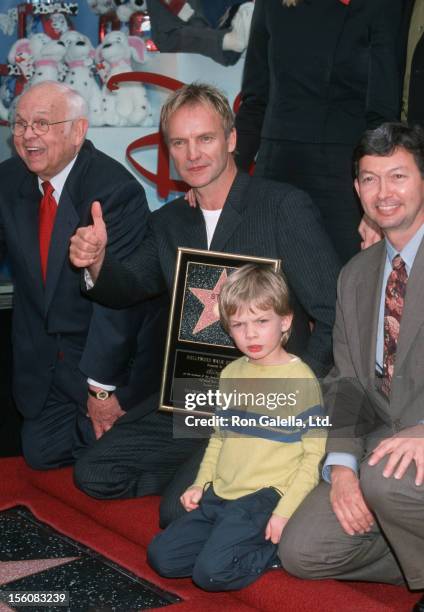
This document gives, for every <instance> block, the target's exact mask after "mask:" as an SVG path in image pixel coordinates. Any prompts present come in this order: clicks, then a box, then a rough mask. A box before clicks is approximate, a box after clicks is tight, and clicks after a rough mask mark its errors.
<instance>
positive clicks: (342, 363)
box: [325, 240, 424, 460]
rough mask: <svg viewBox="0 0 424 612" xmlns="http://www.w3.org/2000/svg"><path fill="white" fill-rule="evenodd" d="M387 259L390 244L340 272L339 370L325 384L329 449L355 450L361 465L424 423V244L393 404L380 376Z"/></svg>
mask: <svg viewBox="0 0 424 612" xmlns="http://www.w3.org/2000/svg"><path fill="white" fill-rule="evenodd" d="M385 258H386V247H385V242H384V240H383V241H381V242H379V243H378V244H376V245H374V246H372V247H370V248H369V249H366V250H365V251H362V252H361V253H359V254H358V255H356V256H355V257H354V258H353V259H352V260H351V261H350V262H349V263H348V264H347V265H346V267H345V268H343V270H342V272H341V274H340V277H339V286H338V299H337V315H336V324H335V327H334V339H333V346H334V361H335V366H334V368H333V370H332V372H331V373H330V375H329V376H328V377H327V379H326V381H325V385H326V387H327V390H326V392H325V402H326V406H327V409H328V410H329V411H330V413H331V414H332V419H333V427H332V429H331V430H330V437H329V440H328V444H327V450H328V451H340V452H349V453H352V454H354V455H355V456H356V457H357V459H358V460H360V459H361V457H362V456H363V453H364V452H365V450H368V449H370V448H372V447H373V446H374V445H375V438H376V436H377V437H378V436H380V437H387V436H390V435H393V434H394V433H397V432H398V431H400V430H402V429H404V428H406V427H412V426H414V425H417V423H418V422H419V421H420V420H422V419H423V418H424V417H423V397H424V377H423V375H422V372H423V367H424V311H423V308H422V304H423V301H424V242H423V243H422V244H421V246H420V248H419V250H418V253H417V255H416V258H415V261H414V265H413V267H412V270H411V273H410V275H409V279H408V287H407V292H406V298H405V304H404V310H403V314H402V320H401V325H400V331H399V340H398V347H397V353H396V362H395V370H394V375H393V379H392V385H391V401H390V403H389V402H388V400H387V398H386V397H385V396H384V395H383V394H382V393H381V391H379V386H380V385H379V383H380V381H379V379H378V378H376V377H375V355H376V341H377V323H378V314H379V307H380V298H381V291H382V282H383V271H384V263H385Z"/></svg>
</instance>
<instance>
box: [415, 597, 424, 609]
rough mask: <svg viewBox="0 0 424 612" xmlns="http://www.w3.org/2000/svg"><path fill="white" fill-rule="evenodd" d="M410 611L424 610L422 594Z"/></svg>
mask: <svg viewBox="0 0 424 612" xmlns="http://www.w3.org/2000/svg"><path fill="white" fill-rule="evenodd" d="M412 612H424V595H423V596H422V597H421V599H420V600H419V601H417V603H416V604H415V606H414V607H413V608H412Z"/></svg>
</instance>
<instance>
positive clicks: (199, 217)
mask: <svg viewBox="0 0 424 612" xmlns="http://www.w3.org/2000/svg"><path fill="white" fill-rule="evenodd" d="M182 210H183V216H182V221H183V223H182V224H181V226H180V227H179V228H178V240H177V242H178V245H184V246H186V247H188V248H191V249H204V250H206V249H207V248H208V237H207V235H206V223H205V219H204V217H203V213H202V211H201V210H200V207H199V206H196V208H191V207H190V206H189V205H188V204H187V203H186V202H184V205H183V209H182Z"/></svg>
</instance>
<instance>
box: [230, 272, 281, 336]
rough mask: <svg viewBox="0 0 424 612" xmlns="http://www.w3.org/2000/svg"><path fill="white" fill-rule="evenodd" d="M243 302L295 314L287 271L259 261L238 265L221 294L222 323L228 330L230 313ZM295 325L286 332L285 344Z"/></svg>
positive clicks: (235, 310) (254, 306) (277, 311)
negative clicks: (284, 273) (291, 302)
mask: <svg viewBox="0 0 424 612" xmlns="http://www.w3.org/2000/svg"><path fill="white" fill-rule="evenodd" d="M243 306H244V307H247V308H248V309H251V308H258V309H259V310H268V309H269V308H272V309H273V310H274V312H276V313H277V314H278V315H279V316H280V317H284V316H287V315H290V314H292V313H293V309H292V307H291V304H290V294H289V288H288V286H287V281H286V279H285V277H284V275H283V274H282V273H277V272H274V270H273V269H272V268H271V267H270V266H263V265H262V266H261V265H258V264H247V265H245V266H242V267H241V268H238V269H237V270H236V271H235V272H233V273H232V274H231V275H230V276H229V278H228V280H227V282H226V283H225V284H224V285H223V287H222V289H221V294H220V296H219V315H220V318H221V325H222V326H223V328H224V329H225V330H226V331H227V332H229V329H230V317H231V316H232V315H234V314H235V313H236V312H237V310H238V309H239V308H240V307H243ZM291 327H292V326H290V328H289V329H288V330H287V331H285V332H283V333H282V336H281V344H282V346H284V345H285V344H286V343H287V341H288V339H289V337H290V332H291Z"/></svg>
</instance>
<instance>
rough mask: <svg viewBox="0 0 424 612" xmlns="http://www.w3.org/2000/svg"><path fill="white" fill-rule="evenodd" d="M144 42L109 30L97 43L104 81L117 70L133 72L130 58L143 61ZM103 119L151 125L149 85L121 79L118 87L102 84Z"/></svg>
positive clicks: (111, 121)
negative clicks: (147, 86) (100, 41)
mask: <svg viewBox="0 0 424 612" xmlns="http://www.w3.org/2000/svg"><path fill="white" fill-rule="evenodd" d="M144 53H145V45H144V42H143V40H142V39H141V38H138V37H136V36H127V35H126V34H125V33H124V32H120V31H117V30H115V31H112V32H109V33H108V34H106V36H105V37H104V39H103V42H102V43H101V44H100V45H99V46H98V47H97V50H96V59H97V64H98V70H99V71H101V70H103V71H104V72H103V74H104V77H103V78H104V80H105V82H106V81H107V80H108V79H109V78H110V77H111V76H113V75H115V74H121V73H122V72H132V70H133V68H132V64H131V58H132V59H133V60H134V61H136V62H143V61H144ZM102 93H103V96H102V100H103V120H104V122H105V123H106V124H107V125H120V126H121V125H144V126H147V125H152V112H151V107H150V103H149V101H148V98H147V93H146V88H145V87H144V85H142V84H141V83H121V84H120V85H119V89H118V90H116V91H113V92H111V91H109V90H108V89H107V87H106V85H104V86H103V92H102Z"/></svg>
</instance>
